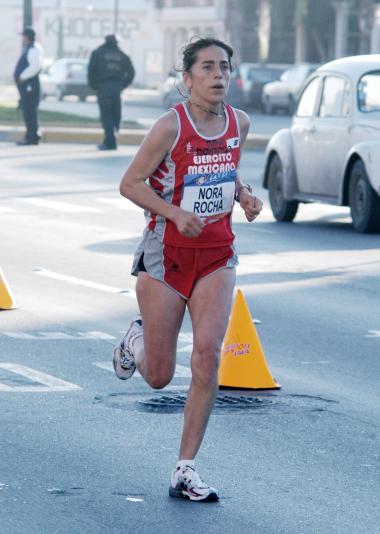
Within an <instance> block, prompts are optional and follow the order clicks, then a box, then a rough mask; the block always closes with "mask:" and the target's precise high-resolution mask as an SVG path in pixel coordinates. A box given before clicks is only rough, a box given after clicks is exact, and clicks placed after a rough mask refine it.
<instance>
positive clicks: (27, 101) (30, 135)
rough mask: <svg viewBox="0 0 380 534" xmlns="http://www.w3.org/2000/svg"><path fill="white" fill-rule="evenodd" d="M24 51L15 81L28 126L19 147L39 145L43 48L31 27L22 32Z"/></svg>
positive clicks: (16, 68) (15, 73)
mask: <svg viewBox="0 0 380 534" xmlns="http://www.w3.org/2000/svg"><path fill="white" fill-rule="evenodd" d="M21 35H22V44H23V49H22V53H21V56H20V59H19V60H18V62H17V64H16V67H15V71H14V80H15V82H16V85H17V89H18V91H19V94H20V106H21V110H22V114H23V118H24V122H25V125H26V133H25V137H24V139H23V140H22V141H18V143H17V144H18V145H38V142H39V140H40V137H39V135H38V119H37V108H38V104H39V102H40V80H39V77H38V75H39V72H40V70H41V66H42V48H41V46H40V45H39V44H38V43H36V42H35V39H36V33H35V31H34V30H33V28H31V27H27V28H25V29H24V31H23V32H22V34H21Z"/></svg>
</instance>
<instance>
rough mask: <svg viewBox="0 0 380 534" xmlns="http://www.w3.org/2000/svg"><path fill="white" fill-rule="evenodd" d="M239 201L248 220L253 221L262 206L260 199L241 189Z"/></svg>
mask: <svg viewBox="0 0 380 534" xmlns="http://www.w3.org/2000/svg"><path fill="white" fill-rule="evenodd" d="M239 202H240V206H241V207H242V209H243V211H244V213H245V216H246V218H247V221H249V222H252V221H254V220H255V219H256V217H257V216H258V215H259V213H260V211H261V210H262V208H263V203H262V202H261V200H260V199H259V198H257V197H254V196H253V195H251V193H250V192H249V191H247V190H246V189H241V191H240V194H239Z"/></svg>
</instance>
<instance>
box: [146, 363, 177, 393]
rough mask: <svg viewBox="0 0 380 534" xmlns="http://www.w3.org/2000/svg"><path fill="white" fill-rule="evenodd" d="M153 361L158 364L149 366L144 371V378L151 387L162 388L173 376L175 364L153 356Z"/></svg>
mask: <svg viewBox="0 0 380 534" xmlns="http://www.w3.org/2000/svg"><path fill="white" fill-rule="evenodd" d="M155 361H158V362H159V366H158V367H157V368H156V366H149V365H148V367H147V369H146V372H145V380H146V381H147V382H148V384H149V385H150V387H151V388H153V389H162V388H164V387H165V386H167V385H168V384H169V383H170V381H171V379H172V378H173V376H174V371H175V366H173V365H172V364H171V363H167V364H165V363H163V362H162V358H161V360H160V359H158V358H155Z"/></svg>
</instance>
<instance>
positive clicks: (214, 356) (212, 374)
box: [191, 344, 220, 386]
mask: <svg viewBox="0 0 380 534" xmlns="http://www.w3.org/2000/svg"><path fill="white" fill-rule="evenodd" d="M219 355H220V347H219V345H218V346H217V345H215V344H209V345H207V344H206V345H203V347H198V348H196V349H195V351H194V353H193V356H192V361H191V371H192V377H193V381H196V382H199V383H200V384H202V385H204V386H208V385H209V384H211V383H213V382H214V381H215V380H216V377H217V374H218V367H219Z"/></svg>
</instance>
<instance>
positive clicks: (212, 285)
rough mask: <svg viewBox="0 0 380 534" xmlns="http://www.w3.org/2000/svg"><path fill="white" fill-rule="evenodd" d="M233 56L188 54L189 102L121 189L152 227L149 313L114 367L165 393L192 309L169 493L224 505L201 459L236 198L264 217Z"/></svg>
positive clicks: (146, 291)
mask: <svg viewBox="0 0 380 534" xmlns="http://www.w3.org/2000/svg"><path fill="white" fill-rule="evenodd" d="M232 54H233V50H232V48H231V47H230V46H229V45H227V44H225V43H224V42H222V41H220V40H217V39H214V38H203V39H199V40H197V41H194V42H191V43H190V44H189V45H187V46H186V48H185V49H184V51H183V80H184V83H185V85H186V87H187V89H188V91H189V95H190V96H189V98H188V99H187V100H186V101H185V102H183V103H180V104H177V105H176V106H174V108H171V109H170V110H169V111H168V112H167V113H165V115H163V116H162V117H161V118H159V119H158V121H157V122H156V123H155V125H154V126H153V127H152V129H151V130H150V132H149V133H148V135H147V137H146V138H145V140H144V142H143V143H142V145H141V147H140V148H139V150H138V152H137V154H136V156H135V157H134V159H133V161H132V163H131V164H130V166H129V168H128V169H127V171H126V173H125V175H124V177H123V179H122V181H121V184H120V192H121V194H122V195H123V196H125V197H126V198H128V199H130V200H131V201H132V202H134V203H136V204H137V205H138V206H140V207H142V208H144V209H145V210H146V212H147V223H148V224H147V227H146V229H145V231H144V235H143V240H142V243H141V244H140V246H139V248H138V250H137V252H136V255H135V259H134V264H133V268H132V274H134V275H136V276H137V283H136V294H137V300H138V304H139V308H140V312H141V315H139V316H137V317H135V318H133V319H132V321H131V324H130V327H129V329H128V331H127V333H126V334H125V336H123V338H122V339H121V341H120V343H119V344H118V345H116V347H115V348H114V352H113V366H114V370H115V373H116V375H117V376H118V378H120V379H123V380H126V379H128V378H130V377H131V376H132V375H133V373H134V371H135V369H136V368H137V369H138V370H139V372H140V373H141V375H142V376H143V377H144V378H145V380H146V381H147V382H148V384H149V385H150V386H151V387H153V388H163V387H164V386H166V385H167V384H168V383H169V382H170V381H171V379H172V378H173V375H174V371H175V366H176V347H177V339H178V334H179V331H180V328H181V324H182V321H183V317H184V313H185V308H186V306H187V308H188V311H189V313H190V317H191V321H192V328H193V336H194V341H193V352H192V356H191V371H192V380H191V384H190V389H189V392H188V396H187V401H186V406H185V412H184V425H183V432H182V439H181V445H180V451H179V458H178V462H177V464H176V467H175V469H174V471H173V473H172V476H171V481H170V486H169V495H170V496H172V497H180V498H186V499H190V500H195V501H216V500H218V498H219V497H218V492H217V490H216V489H215V488H213V487H211V486H209V485H208V484H206V483H204V482H203V481H202V479H201V477H200V476H199V474H198V473H197V471H196V470H195V464H194V459H195V456H196V454H197V452H198V450H199V447H200V445H201V443H202V440H203V437H204V434H205V431H206V427H207V424H208V420H209V416H210V413H211V411H212V408H213V405H214V401H215V399H216V396H217V392H218V364H219V358H220V350H221V345H222V342H223V338H224V335H225V331H226V328H227V322H228V318H229V314H230V309H231V303H232V294H233V289H234V284H235V266H236V265H237V263H238V261H237V256H236V254H235V250H234V247H233V241H234V237H235V236H234V234H233V232H232V229H231V214H232V209H233V205H234V200H236V201H237V202H239V203H240V207H241V208H242V209H243V211H244V213H245V216H246V218H247V220H248V221H250V222H251V221H253V220H254V219H255V218H256V217H257V215H258V214H259V213H260V211H261V209H262V202H261V201H260V200H259V199H258V198H256V197H255V196H253V195H252V194H251V188H250V187H249V186H248V185H244V184H243V183H242V181H241V179H240V177H239V174H238V166H239V161H240V150H241V147H242V145H243V143H244V141H245V139H246V137H247V134H248V129H249V118H248V116H247V115H246V113H244V112H243V111H241V110H238V109H234V108H232V107H231V106H230V105H228V104H225V103H224V98H225V96H226V93H227V90H228V86H229V81H230V76H231V58H232Z"/></svg>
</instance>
